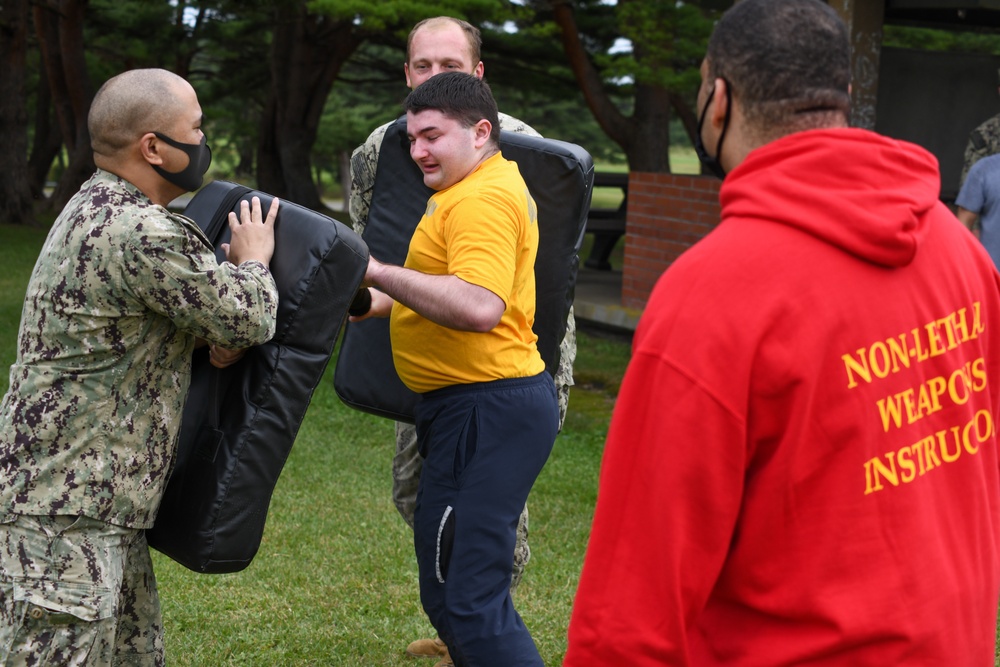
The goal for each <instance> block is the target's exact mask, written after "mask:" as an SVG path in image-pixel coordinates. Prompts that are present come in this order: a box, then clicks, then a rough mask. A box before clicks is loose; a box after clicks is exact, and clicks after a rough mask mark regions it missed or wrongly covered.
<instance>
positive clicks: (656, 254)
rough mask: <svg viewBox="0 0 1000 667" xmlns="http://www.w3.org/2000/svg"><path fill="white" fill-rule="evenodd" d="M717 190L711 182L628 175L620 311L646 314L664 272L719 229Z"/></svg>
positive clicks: (680, 176)
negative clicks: (684, 253)
mask: <svg viewBox="0 0 1000 667" xmlns="http://www.w3.org/2000/svg"><path fill="white" fill-rule="evenodd" d="M721 184H722V182H721V181H719V180H718V179H716V178H712V177H711V176H689V175H684V174H654V173H644V172H636V171H633V172H632V173H631V174H629V180H628V218H627V222H626V234H625V267H624V270H623V271H622V306H624V307H626V308H638V309H642V308H644V307H645V305H646V300H647V299H648V298H649V293H650V292H651V291H652V289H653V285H655V284H656V281H657V279H658V278H659V277H660V275H661V274H662V273H663V272H664V271H665V270H666V268H667V267H668V266H670V264H671V263H673V261H674V260H675V259H677V258H678V257H679V256H680V255H681V253H682V252H684V251H685V250H687V249H688V248H690V247H691V246H692V245H693V244H694V243H696V242H697V241H698V240H699V239H701V238H702V237H703V236H704V235H705V234H707V233H708V232H710V231H711V230H712V229H713V228H714V227H715V225H717V224H718V222H719V186H720V185H721Z"/></svg>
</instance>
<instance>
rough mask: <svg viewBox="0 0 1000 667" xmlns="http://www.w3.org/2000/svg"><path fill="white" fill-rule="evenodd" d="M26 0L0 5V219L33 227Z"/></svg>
mask: <svg viewBox="0 0 1000 667" xmlns="http://www.w3.org/2000/svg"><path fill="white" fill-rule="evenodd" d="M28 16H29V15H28V0H3V1H2V2H0V146H3V147H4V150H3V151H0V175H2V176H0V220H2V221H4V222H8V223H12V224H33V223H34V218H33V216H32V215H31V187H30V186H29V184H28V164H27V160H28V112H27V109H26V107H25V104H24V100H25V90H24V82H25V68H26V57H27V51H28V47H27V44H28Z"/></svg>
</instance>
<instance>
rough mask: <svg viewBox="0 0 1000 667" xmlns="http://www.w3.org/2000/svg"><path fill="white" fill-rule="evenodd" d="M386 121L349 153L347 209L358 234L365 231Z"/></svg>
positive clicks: (387, 126)
mask: <svg viewBox="0 0 1000 667" xmlns="http://www.w3.org/2000/svg"><path fill="white" fill-rule="evenodd" d="M391 124H392V123H386V124H385V125H380V126H379V127H377V128H375V129H374V130H373V131H372V133H371V134H369V135H368V139H366V140H365V143H363V144H361V145H360V146H358V147H357V148H355V149H354V152H353V153H352V154H351V194H350V198H349V199H348V210H349V211H350V214H351V226H353V227H354V231H355V232H357V233H358V234H362V233H364V231H365V225H366V224H367V223H368V211H369V209H371V205H372V189H373V188H374V187H375V169H376V168H377V167H378V152H379V147H381V145H382V139H383V138H384V137H385V132H386V130H387V129H389V125H391Z"/></svg>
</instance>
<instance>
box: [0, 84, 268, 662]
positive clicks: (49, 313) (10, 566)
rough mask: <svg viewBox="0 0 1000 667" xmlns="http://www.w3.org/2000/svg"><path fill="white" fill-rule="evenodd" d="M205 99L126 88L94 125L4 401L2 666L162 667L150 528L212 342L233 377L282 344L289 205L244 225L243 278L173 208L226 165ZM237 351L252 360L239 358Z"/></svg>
mask: <svg viewBox="0 0 1000 667" xmlns="http://www.w3.org/2000/svg"><path fill="white" fill-rule="evenodd" d="M201 120H202V113H201V107H200V106H199V104H198V98H197V95H196V94H195V91H194V89H193V88H191V86H190V85H189V84H188V83H187V82H186V81H185V80H184V79H182V78H181V77H179V76H177V75H175V74H172V73H170V72H167V71H165V70H133V71H129V72H125V73H123V74H120V75H118V76H116V77H114V78H112V79H110V80H109V81H108V82H107V83H106V84H105V85H104V86H103V87H102V88H101V90H100V91H99V92H98V93H97V95H96V97H95V98H94V102H93V104H92V106H91V110H90V115H89V118H88V123H89V128H90V134H91V139H92V146H93V149H94V161H95V163H96V164H97V167H98V169H97V172H96V173H95V174H94V175H93V176H92V177H91V178H90V179H89V180H88V181H87V182H86V183H84V184H83V186H82V187H81V188H80V191H79V192H78V193H77V194H76V195H74V197H73V198H72V199H71V200H70V202H69V203H68V204H67V205H66V207H65V208H64V209H63V211H62V213H61V214H60V216H59V218H58V219H57V220H56V221H55V223H54V224H53V226H52V229H51V231H50V232H49V235H48V238H47V239H46V242H45V245H44V247H43V248H42V251H41V254H40V255H39V258H38V261H37V263H36V265H35V269H34V271H33V273H32V275H31V280H30V282H29V284H28V289H27V294H26V296H25V300H24V309H23V313H22V318H21V327H20V332H19V336H18V352H17V359H16V361H15V363H14V365H13V366H12V367H11V371H10V388H9V390H8V392H7V394H6V395H5V396H4V398H3V402H2V403H0V665H43V664H44V665H87V666H95V665H101V666H105V665H119V664H122V665H123V664H128V665H162V664H164V651H163V630H162V621H161V616H160V605H159V599H158V596H157V590H156V581H155V579H154V576H153V571H152V563H151V560H150V556H149V550H148V547H147V546H146V538H145V533H144V529H146V528H149V527H151V526H152V525H153V521H154V519H155V516H156V511H157V508H158V506H159V504H160V499H161V496H162V493H163V489H164V486H165V484H166V481H167V477H168V475H169V473H170V469H171V465H172V463H173V459H174V454H175V450H176V443H177V435H178V428H179V426H180V422H181V412H182V406H183V403H184V399H185V396H186V394H187V390H188V385H189V382H190V376H191V354H192V350H193V349H194V347H195V345H196V341H197V340H198V339H201V340H203V341H206V342H207V343H209V344H210V345H211V353H210V354H211V359H212V360H213V363H214V364H215V365H217V366H220V367H222V366H226V365H228V364H230V363H232V362H234V361H235V360H236V359H238V358H239V356H240V355H241V353H240V352H239V350H241V349H244V348H247V347H249V346H252V345H258V344H260V343H263V342H265V341H267V340H268V339H269V338H270V337H271V336H272V335H273V334H274V328H275V317H276V314H277V305H278V303H277V299H278V294H277V290H276V287H275V284H274V280H273V278H272V277H271V275H270V272H269V270H268V263H269V262H270V259H271V255H272V253H273V250H274V216H275V214H276V213H277V209H276V207H275V206H272V207H271V210H270V211H269V213H268V215H267V217H266V219H265V220H263V221H262V217H263V216H262V214H261V210H260V203H259V201H255V202H254V206H253V207H252V210H251V209H250V208H249V207H247V206H244V210H243V211H242V216H241V219H240V220H237V219H236V216H234V215H232V214H230V227H231V228H232V231H233V235H232V242H231V243H230V244H229V246H228V247H227V251H226V252H227V257H228V259H229V261H228V262H225V263H223V264H222V265H219V264H218V263H217V261H216V259H215V254H214V252H213V249H212V247H211V244H210V243H209V241H208V240H207V239H206V238H205V236H204V234H202V232H201V230H200V229H199V228H198V226H197V225H196V224H195V223H194V222H192V221H191V220H188V219H187V218H184V217H183V216H180V215H176V214H173V213H170V212H169V211H168V210H167V209H166V208H165V207H166V205H167V204H168V203H169V202H170V201H171V200H173V199H174V198H175V197H177V196H178V195H180V194H182V193H183V192H185V191H190V190H194V189H197V188H198V187H199V186H200V184H201V180H202V176H203V174H204V173H205V171H206V170H207V168H208V164H209V162H210V161H211V153H210V152H209V150H208V147H207V144H206V143H205V138H204V135H203V134H202V132H201ZM230 350H235V351H230Z"/></svg>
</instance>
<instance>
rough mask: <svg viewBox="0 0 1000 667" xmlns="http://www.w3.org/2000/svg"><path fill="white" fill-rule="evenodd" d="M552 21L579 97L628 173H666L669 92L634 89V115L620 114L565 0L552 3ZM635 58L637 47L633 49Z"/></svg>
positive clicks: (638, 86) (640, 86) (639, 86)
mask: <svg viewBox="0 0 1000 667" xmlns="http://www.w3.org/2000/svg"><path fill="white" fill-rule="evenodd" d="M552 18H553V20H554V21H555V23H556V25H557V26H559V29H560V31H561V33H562V37H563V49H564V50H565V51H566V56H567V58H568V59H569V63H570V68H571V69H572V70H573V74H574V76H575V77H576V80H577V83H579V85H580V89H581V90H582V91H583V97H584V99H585V100H586V102H587V106H588V107H589V108H590V111H591V113H592V114H593V115H594V118H595V119H596V120H597V123H598V124H599V125H600V126H601V128H602V129H603V130H604V132H605V133H606V134H607V135H608V136H609V137H610V138H611V139H612V140H613V141H614V142H615V143H617V144H618V145H619V146H621V147H622V150H623V151H625V157H626V158H627V159H628V164H629V169H630V170H631V171H647V172H669V171H670V158H669V154H670V106H671V101H672V100H671V95H670V92H669V91H668V90H667V89H666V88H663V87H661V86H654V85H649V84H643V83H636V85H635V91H636V92H635V111H634V113H633V115H632V116H631V117H627V116H625V115H624V114H622V113H621V112H620V111H619V110H618V107H616V106H615V104H614V102H613V101H612V99H611V97H610V96H609V95H608V93H607V91H606V90H605V89H604V84H603V82H602V81H601V77H600V74H599V73H598V71H597V69H596V68H595V67H594V65H593V63H591V61H590V58H589V56H588V54H587V51H586V49H585V48H584V46H583V42H582V41H581V40H580V34H579V30H578V28H577V25H576V19H575V17H574V16H573V7H572V4H571V2H570V1H569V0H556V1H555V2H553V3H552ZM633 48H635V49H636V50H637V53H636V56H637V58H639V57H641V45H634V46H633Z"/></svg>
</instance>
